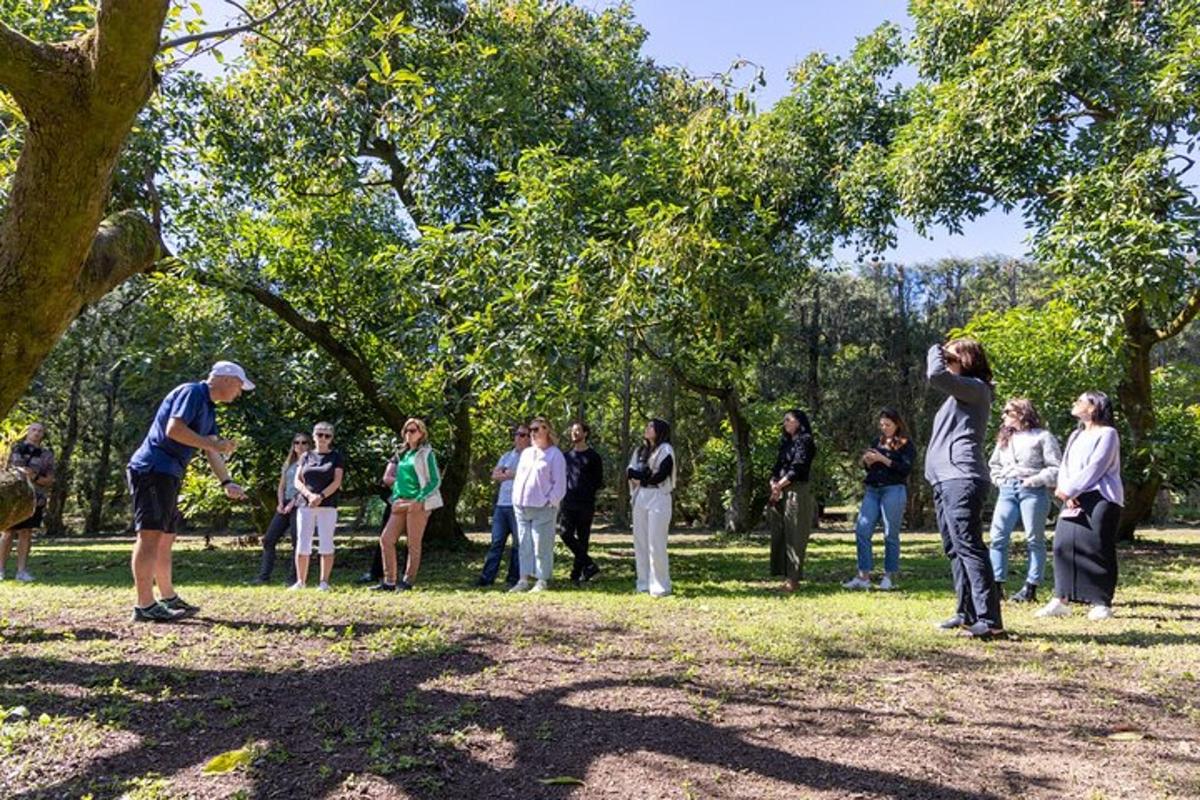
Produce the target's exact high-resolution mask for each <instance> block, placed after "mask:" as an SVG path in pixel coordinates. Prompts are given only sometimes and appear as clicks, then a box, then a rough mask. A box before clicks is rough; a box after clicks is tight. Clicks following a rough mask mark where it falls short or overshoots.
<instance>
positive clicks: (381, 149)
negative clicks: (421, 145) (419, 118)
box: [358, 138, 421, 225]
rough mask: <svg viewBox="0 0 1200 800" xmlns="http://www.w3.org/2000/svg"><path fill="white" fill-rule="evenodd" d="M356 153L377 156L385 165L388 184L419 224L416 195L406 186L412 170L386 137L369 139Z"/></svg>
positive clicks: (371, 156)
mask: <svg viewBox="0 0 1200 800" xmlns="http://www.w3.org/2000/svg"><path fill="white" fill-rule="evenodd" d="M358 154H359V155H360V156H366V157H368V158H377V159H379V160H380V161H382V162H383V163H384V164H386V165H387V168H388V184H389V185H390V186H391V187H392V189H393V190H395V192H396V195H397V196H398V197H399V198H400V202H401V203H403V204H404V208H405V209H406V210H407V211H408V214H409V216H411V217H412V218H413V221H414V222H416V223H417V224H418V225H419V224H421V220H419V219H418V218H417V198H416V195H414V194H413V193H412V189H410V188H409V186H408V181H409V178H411V177H412V170H411V169H410V168H409V166H408V165H407V164H405V163H404V160H403V159H401V158H400V155H399V153H397V152H396V148H395V146H393V145H392V143H391V142H389V141H388V140H387V139H379V138H376V139H371V140H370V141H368V142H365V143H364V144H363V146H362V147H361V148H359V151H358Z"/></svg>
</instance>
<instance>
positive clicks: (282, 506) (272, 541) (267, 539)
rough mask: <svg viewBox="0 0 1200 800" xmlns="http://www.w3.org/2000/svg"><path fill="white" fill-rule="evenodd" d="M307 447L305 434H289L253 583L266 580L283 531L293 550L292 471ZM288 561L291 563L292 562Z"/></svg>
mask: <svg viewBox="0 0 1200 800" xmlns="http://www.w3.org/2000/svg"><path fill="white" fill-rule="evenodd" d="M311 449H312V439H311V438H309V435H308V434H307V433H295V434H293V435H292V446H291V447H290V448H288V454H287V457H286V458H284V460H283V466H281V467H280V469H279V485H278V486H276V487H275V516H273V517H271V523H270V524H269V525H267V533H266V535H265V536H263V553H262V565H261V566H260V567H259V569H258V577H256V578H255V579H254V583H256V584H260V585H261V584H265V583H269V582H270V580H271V573H272V572H273V571H274V570H275V548H276V547H277V546H278V545H279V540H280V538H282V537H283V534H285V533H290V534H291V539H292V552H293V553H295V551H296V497H297V496H298V495H299V494H300V490H299V489H297V488H296V470H297V469H299V468H300V459H301V458H302V457H303V456H304V454H305V453H307V452H308V451H309V450H311ZM292 563H293V565H294V564H295V561H293V562H292ZM294 570H295V567H294V566H293V571H294ZM289 583H290V581H289Z"/></svg>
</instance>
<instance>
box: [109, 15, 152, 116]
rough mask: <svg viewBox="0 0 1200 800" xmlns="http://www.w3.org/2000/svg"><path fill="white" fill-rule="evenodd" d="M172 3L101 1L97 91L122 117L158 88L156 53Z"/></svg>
mask: <svg viewBox="0 0 1200 800" xmlns="http://www.w3.org/2000/svg"><path fill="white" fill-rule="evenodd" d="M168 5H169V0H101V3H100V10H99V11H98V12H97V13H96V28H95V31H96V35H95V65H96V66H95V76H96V89H97V91H98V93H99V94H100V96H101V98H103V99H104V100H105V101H106V103H107V104H108V105H110V106H112V107H113V108H114V109H115V110H116V111H117V113H118V114H119V115H123V114H124V113H125V109H127V108H128V107H129V106H131V105H132V106H133V107H134V108H141V106H142V105H143V104H144V103H145V102H146V99H147V98H148V97H149V96H150V92H151V91H153V89H154V77H155V75H154V54H155V52H156V51H157V48H158V37H159V35H160V33H161V31H162V26H163V23H164V21H165V20H166V18H167V6H168Z"/></svg>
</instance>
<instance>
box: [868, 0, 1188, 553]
mask: <svg viewBox="0 0 1200 800" xmlns="http://www.w3.org/2000/svg"><path fill="white" fill-rule="evenodd" d="M912 11H913V16H914V18H915V21H916V35H915V39H914V41H913V54H914V56H915V59H916V62H917V66H918V68H919V70H920V74H921V83H920V84H919V85H918V86H917V87H916V88H915V89H914V91H913V93H912V97H911V110H912V119H911V121H910V122H908V124H907V125H905V126H904V127H903V128H902V129H901V131H900V132H899V133H898V135H897V141H896V145H895V147H894V148H893V150H892V152H891V154H890V156H889V157H888V160H887V164H886V169H885V170H884V172H885V173H886V176H887V178H886V181H887V184H888V185H889V187H890V188H891V189H892V190H894V192H895V193H896V194H897V195H898V197H899V199H900V210H901V211H902V212H903V213H904V214H905V215H907V216H909V217H911V218H912V219H914V220H916V221H917V223H918V225H919V226H924V225H926V224H929V223H940V224H944V225H947V226H949V227H950V228H951V229H958V228H959V227H960V226H961V224H962V222H963V221H964V220H967V219H972V218H975V217H978V216H980V215H982V214H983V213H985V212H986V211H987V210H988V209H989V208H991V207H993V206H997V205H998V206H1000V207H1003V208H1008V209H1020V211H1021V212H1022V213H1023V214H1024V216H1025V218H1026V220H1027V222H1028V224H1029V225H1030V226H1031V227H1032V230H1033V234H1034V251H1035V255H1036V256H1037V257H1038V259H1039V260H1041V261H1043V262H1044V263H1046V264H1048V265H1051V266H1052V267H1054V268H1055V269H1056V270H1057V271H1058V272H1059V274H1060V275H1061V276H1062V277H1063V278H1064V279H1065V283H1064V286H1065V287H1066V288H1067V290H1068V295H1069V297H1070V298H1071V299H1072V300H1073V301H1074V302H1075V303H1077V304H1078V305H1079V306H1080V308H1082V309H1084V310H1085V312H1086V313H1085V315H1084V320H1085V322H1087V323H1089V324H1090V327H1091V329H1092V331H1093V334H1094V336H1093V342H1094V343H1095V345H1096V346H1099V347H1107V348H1112V349H1119V350H1120V351H1121V352H1122V354H1123V370H1122V375H1121V378H1120V381H1119V382H1118V385H1117V396H1118V400H1119V403H1118V408H1119V413H1120V414H1121V415H1122V416H1123V417H1124V418H1125V419H1126V420H1127V421H1128V423H1129V431H1130V439H1129V441H1127V442H1126V443H1125V448H1124V454H1125V458H1126V460H1127V463H1128V469H1127V470H1126V475H1127V491H1126V504H1125V510H1124V513H1123V515H1122V520H1121V528H1122V532H1123V534H1125V535H1126V536H1129V535H1132V531H1133V528H1134V526H1135V525H1136V524H1137V523H1138V522H1139V521H1140V520H1142V519H1143V518H1144V517H1145V515H1146V514H1147V513H1148V512H1149V510H1150V509H1151V507H1152V505H1153V501H1154V497H1155V495H1156V493H1157V491H1158V488H1159V486H1160V485H1161V483H1162V478H1163V474H1162V471H1161V469H1160V467H1159V462H1160V459H1159V458H1158V456H1157V455H1156V453H1155V437H1154V431H1155V426H1156V422H1157V421H1156V416H1155V408H1154V402H1153V397H1152V392H1151V379H1150V373H1151V355H1152V353H1153V351H1154V350H1155V348H1157V347H1158V346H1160V345H1161V344H1162V343H1163V342H1166V341H1168V340H1170V339H1171V338H1173V337H1175V336H1178V335H1179V334H1180V333H1181V332H1182V331H1184V329H1185V328H1186V327H1187V326H1188V325H1189V324H1190V323H1191V322H1192V320H1193V319H1194V318H1195V316H1196V314H1197V313H1198V312H1200V270H1197V268H1196V265H1195V260H1194V258H1195V253H1196V252H1197V249H1198V247H1200V225H1197V221H1198V220H1200V201H1198V200H1197V196H1196V192H1195V189H1196V184H1195V176H1194V174H1193V173H1192V169H1193V167H1194V161H1193V158H1192V156H1191V153H1192V151H1193V149H1194V148H1195V147H1196V145H1198V144H1200V125H1197V118H1198V111H1200V59H1197V58H1196V53H1197V52H1198V50H1200V3H1197V2H1196V0H1161V2H1130V0H1067V2H1061V1H1060V0H1005V1H1004V2H992V3H967V4H964V3H961V2H957V1H956V0H918V1H917V2H914V3H913V4H912ZM873 180H874V181H878V180H879V176H878V175H876V176H874V178H873Z"/></svg>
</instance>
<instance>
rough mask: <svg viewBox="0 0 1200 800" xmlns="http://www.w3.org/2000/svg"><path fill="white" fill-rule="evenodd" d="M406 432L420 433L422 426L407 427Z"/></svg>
mask: <svg viewBox="0 0 1200 800" xmlns="http://www.w3.org/2000/svg"><path fill="white" fill-rule="evenodd" d="M404 432H405V433H420V432H421V429H420V428H405V429H404Z"/></svg>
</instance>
